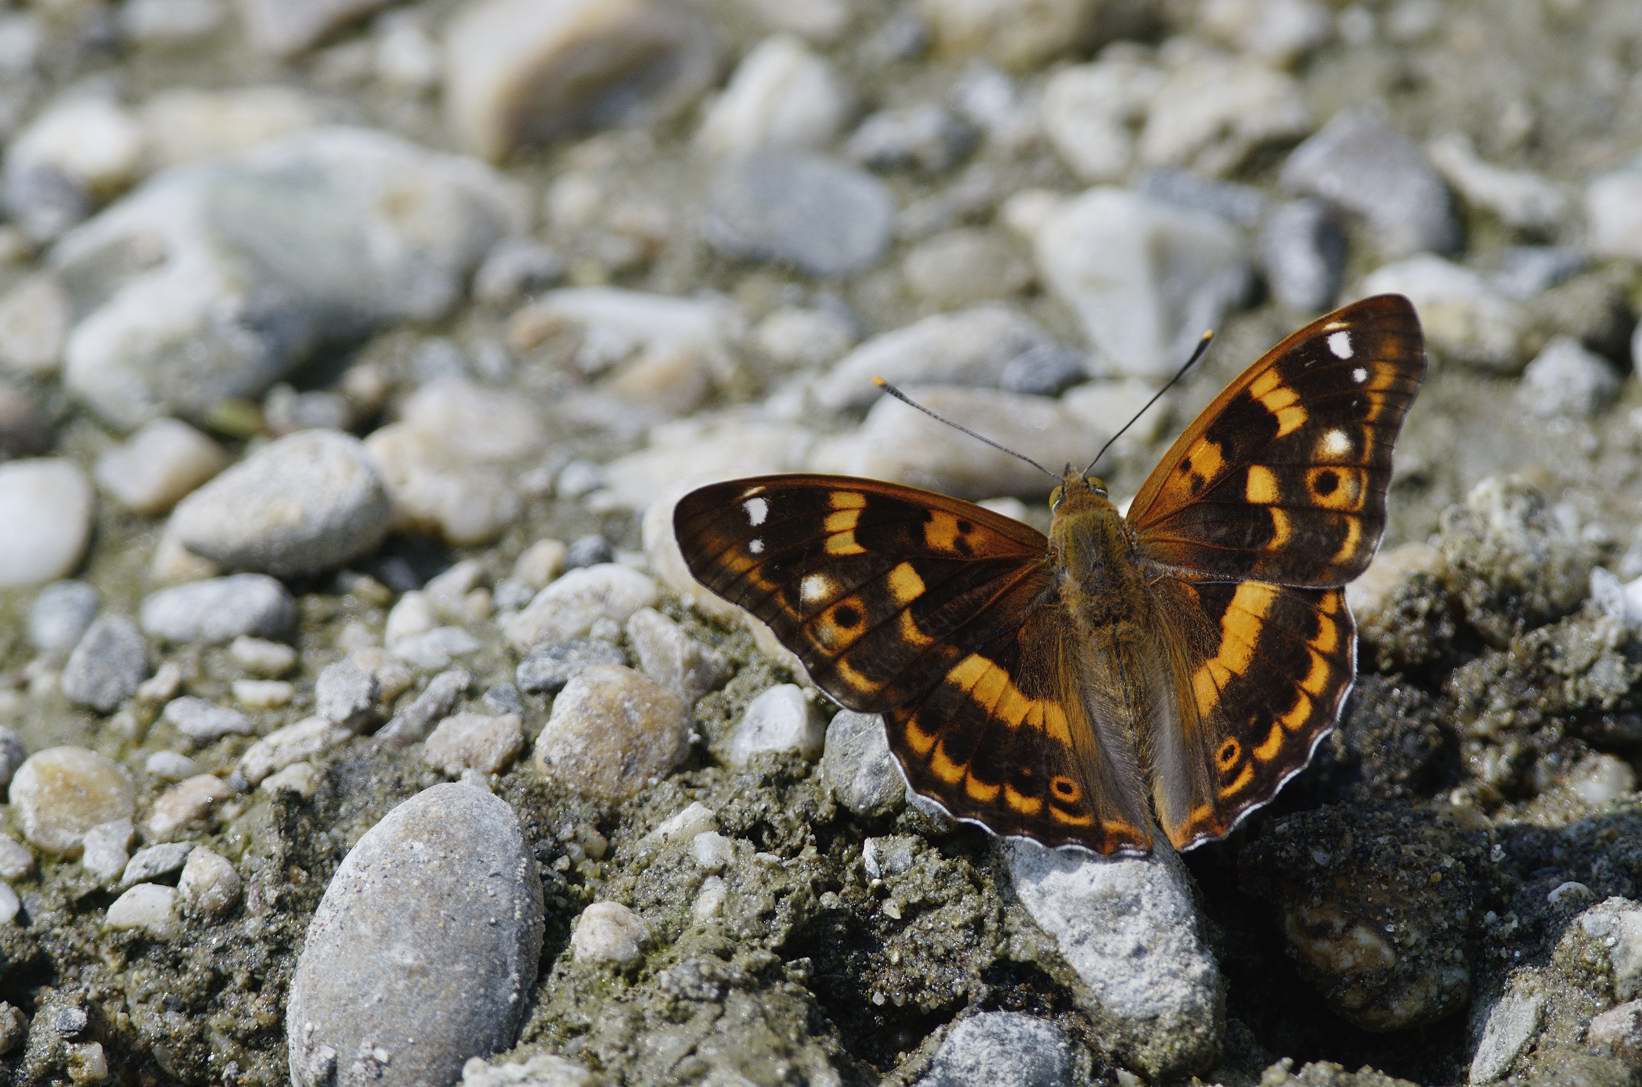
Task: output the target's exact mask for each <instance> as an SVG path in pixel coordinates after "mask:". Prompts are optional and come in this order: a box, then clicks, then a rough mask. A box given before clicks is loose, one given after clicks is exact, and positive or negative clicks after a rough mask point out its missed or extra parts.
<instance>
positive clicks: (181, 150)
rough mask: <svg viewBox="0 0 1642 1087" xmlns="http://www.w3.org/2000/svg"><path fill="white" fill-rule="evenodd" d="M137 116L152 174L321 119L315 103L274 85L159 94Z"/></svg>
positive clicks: (240, 149)
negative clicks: (158, 170)
mask: <svg viewBox="0 0 1642 1087" xmlns="http://www.w3.org/2000/svg"><path fill="white" fill-rule="evenodd" d="M137 110H138V116H139V117H140V118H141V120H142V124H143V130H144V132H143V135H144V143H145V144H146V145H147V147H146V149H147V152H148V157H149V159H150V160H151V161H152V162H153V164H154V166H155V167H156V168H157V169H165V168H169V167H173V166H181V165H183V164H185V163H191V162H199V161H201V160H204V159H214V158H220V157H222V156H225V155H235V154H239V153H241V152H245V151H249V150H251V149H252V148H254V147H260V146H263V145H265V144H271V143H274V142H275V141H277V140H279V139H281V138H282V137H285V136H290V135H293V134H295V133H298V132H303V131H307V130H309V129H314V128H318V127H319V126H320V125H321V123H322V122H323V119H324V115H323V106H322V105H321V104H320V102H318V101H317V100H315V99H314V98H312V97H310V96H308V95H306V94H304V93H302V92H301V91H298V90H296V89H294V88H291V87H282V86H278V85H274V84H263V85H253V86H249V87H220V86H218V87H213V88H211V89H210V90H196V89H194V88H173V89H170V90H162V91H158V92H156V93H154V94H153V95H151V96H149V97H148V98H145V99H144V100H143V102H142V103H141V105H139V106H138V107H137Z"/></svg>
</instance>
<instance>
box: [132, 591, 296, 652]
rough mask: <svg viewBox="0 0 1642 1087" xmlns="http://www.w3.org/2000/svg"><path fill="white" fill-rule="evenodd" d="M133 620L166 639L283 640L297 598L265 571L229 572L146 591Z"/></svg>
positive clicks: (293, 621)
mask: <svg viewBox="0 0 1642 1087" xmlns="http://www.w3.org/2000/svg"><path fill="white" fill-rule="evenodd" d="M138 619H139V621H140V622H141V623H142V627H143V630H145V631H146V632H148V633H149V634H151V635H153V636H154V637H156V638H159V639H160V640H162V641H167V642H175V643H184V644H189V643H195V642H207V643H211V644H219V643H222V642H231V641H233V640H234V639H235V638H238V637H242V636H245V637H256V638H282V637H285V636H286V635H288V634H290V632H291V630H292V628H294V627H295V625H296V601H295V600H294V599H292V597H291V594H290V593H289V592H288V591H286V588H285V586H284V585H281V584H280V583H279V582H278V581H276V580H275V579H273V578H271V577H268V576H267V575H265V574H232V575H229V576H228V577H215V578H206V579H205V580H204V581H192V582H189V583H188V584H186V585H174V586H172V587H171V588H168V589H161V590H159V591H158V592H154V593H150V594H149V595H148V596H147V597H145V598H144V600H143V604H142V609H141V611H139V612H138Z"/></svg>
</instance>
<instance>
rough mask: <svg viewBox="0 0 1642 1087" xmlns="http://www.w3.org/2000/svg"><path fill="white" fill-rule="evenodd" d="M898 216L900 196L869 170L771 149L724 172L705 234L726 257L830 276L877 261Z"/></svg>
mask: <svg viewBox="0 0 1642 1087" xmlns="http://www.w3.org/2000/svg"><path fill="white" fill-rule="evenodd" d="M894 219H895V199H894V197H893V196H891V195H890V192H889V190H888V189H887V188H885V187H884V185H883V184H882V183H881V182H879V181H878V180H877V179H875V178H873V177H872V176H871V175H870V174H866V173H862V172H861V171H859V170H857V169H855V168H853V167H850V166H845V165H843V164H841V163H837V162H833V161H831V160H829V159H826V158H822V157H820V156H818V155H812V154H807V153H803V152H796V151H765V152H759V153H756V154H752V155H748V156H745V157H742V158H739V159H736V160H734V161H732V162H730V163H728V164H726V165H725V167H724V168H723V169H722V170H721V171H720V173H719V175H718V177H717V179H716V180H715V181H714V183H713V186H712V193H711V197H710V201H709V207H708V212H707V225H706V235H707V241H708V243H709V244H710V245H711V246H712V247H713V248H714V249H716V250H718V251H719V252H720V253H723V254H724V255H725V256H730V257H740V258H743V259H747V260H755V261H774V262H777V263H782V264H791V265H793V266H794V267H796V268H798V269H799V270H800V271H802V272H806V273H808V274H810V275H813V276H819V277H823V278H830V277H838V276H847V275H851V274H853V273H855V272H859V271H863V270H865V269H866V268H869V267H871V266H872V265H873V264H876V263H877V262H878V260H879V258H881V257H882V256H883V255H884V251H885V250H886V249H887V248H888V246H889V240H890V229H891V227H892V226H893V224H894Z"/></svg>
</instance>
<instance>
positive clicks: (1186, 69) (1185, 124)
mask: <svg viewBox="0 0 1642 1087" xmlns="http://www.w3.org/2000/svg"><path fill="white" fill-rule="evenodd" d="M1310 128H1311V111H1310V110H1309V109H1308V108H1307V106H1306V98H1305V95H1304V94H1303V92H1302V90H1301V86H1300V83H1299V82H1298V81H1297V80H1295V78H1294V77H1293V76H1290V75H1288V74H1286V73H1284V72H1279V71H1275V70H1274V69H1271V68H1268V67H1266V66H1265V65H1264V64H1262V63H1260V62H1258V61H1254V60H1250V59H1247V58H1231V57H1224V56H1221V55H1218V54H1194V55H1191V56H1188V57H1185V58H1184V59H1181V60H1180V61H1179V62H1178V63H1177V65H1176V66H1175V67H1174V69H1173V70H1172V71H1171V72H1170V73H1169V75H1168V77H1167V78H1166V79H1165V80H1164V82H1163V85H1162V86H1161V87H1159V88H1158V89H1157V93H1156V95H1155V96H1154V97H1153V98H1152V100H1151V101H1150V103H1149V104H1148V110H1147V116H1146V125H1145V127H1144V128H1142V129H1141V133H1140V141H1139V146H1138V150H1139V156H1140V161H1141V162H1142V163H1143V164H1145V165H1148V166H1183V167H1188V168H1190V169H1193V170H1196V171H1198V172H1201V173H1205V174H1209V175H1211V176H1214V175H1221V174H1227V173H1230V172H1231V171H1232V170H1234V169H1236V168H1237V167H1238V166H1240V165H1242V164H1243V163H1244V162H1245V161H1246V160H1247V159H1248V158H1249V156H1250V155H1251V154H1252V153H1253V152H1254V151H1255V150H1257V149H1259V148H1261V147H1264V146H1266V145H1269V144H1273V143H1280V142H1283V141H1289V140H1293V139H1297V138H1299V137H1302V136H1305V135H1306V134H1307V133H1308V132H1309V131H1310Z"/></svg>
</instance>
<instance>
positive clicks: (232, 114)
mask: <svg viewBox="0 0 1642 1087" xmlns="http://www.w3.org/2000/svg"><path fill="white" fill-rule="evenodd" d="M156 2H159V0H156ZM164 2H166V3H169V2H170V0H164ZM185 2H186V0H185ZM127 10H129V5H127ZM137 110H138V115H139V117H140V118H141V119H142V124H143V129H144V137H145V139H144V142H145V143H146V144H147V147H146V151H147V154H148V158H149V160H150V161H151V162H152V163H153V165H154V167H155V169H156V170H164V169H168V168H170V167H173V166H181V165H184V164H186V163H197V162H202V161H204V160H208V159H216V158H221V157H223V156H225V155H237V154H242V153H244V152H246V151H250V150H251V149H253V148H256V147H261V146H264V145H266V144H271V143H275V142H276V141H278V140H279V139H281V138H283V137H286V136H291V135H295V134H296V133H299V132H304V131H308V130H311V129H315V128H318V127H320V125H322V124H323V123H324V121H325V117H324V115H323V107H322V105H321V104H320V103H319V102H318V101H317V100H315V99H314V98H312V97H310V96H308V95H306V94H304V93H302V92H301V91H299V90H297V89H295V88H293V87H285V86H279V85H275V84H261V85H253V86H248V87H224V86H216V87H212V88H211V89H209V90H196V89H194V88H192V87H187V88H182V87H174V88H171V89H168V90H159V91H157V92H156V93H154V94H152V95H150V96H149V97H147V98H145V99H144V100H143V101H142V103H141V104H140V105H139V106H138V107H137Z"/></svg>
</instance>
